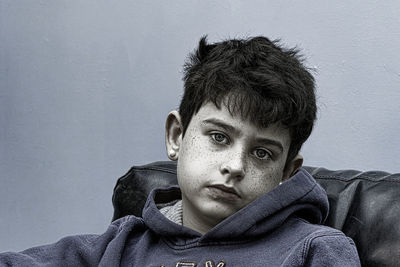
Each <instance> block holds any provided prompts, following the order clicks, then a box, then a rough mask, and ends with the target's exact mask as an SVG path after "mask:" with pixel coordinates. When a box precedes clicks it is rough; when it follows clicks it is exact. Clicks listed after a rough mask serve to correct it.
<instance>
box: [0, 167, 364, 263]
mask: <svg viewBox="0 0 400 267" xmlns="http://www.w3.org/2000/svg"><path fill="white" fill-rule="evenodd" d="M179 198H180V191H179V188H168V189H157V190H154V191H152V193H151V194H150V195H149V198H148V200H147V202H146V205H145V207H144V210H143V218H138V217H134V216H126V217H124V218H121V219H119V220H117V221H115V222H113V223H112V224H111V225H110V226H109V228H108V229H107V231H106V232H105V233H104V234H102V235H79V236H71V237H66V238H63V239H61V240H60V241H58V242H57V243H54V244H51V245H46V246H40V247H35V248H31V249H28V250H25V251H23V252H19V253H13V252H7V253H2V254H0V266H10V265H11V266H140V267H142V266H143V267H144V266H146V267H150V266H151V267H155V266H157V267H161V266H164V267H170V266H171V267H173V266H175V267H192V266H193V267H195V266H196V267H200V266H201V267H203V266H204V267H224V266H226V267H231V266H232V267H233V266H235V267H237V266H242V267H248V266H291V267H293V266H341V267H343V266H360V262H359V259H358V254H357V250H356V247H355V245H354V243H353V241H352V240H351V239H350V238H348V237H346V236H345V235H344V234H343V233H342V232H340V231H338V230H335V229H332V228H329V227H326V226H322V225H320V224H321V223H322V222H323V221H324V220H325V218H326V216H327V214H328V200H327V197H326V193H325V191H324V190H323V189H322V188H321V187H320V186H319V185H318V184H317V183H316V182H315V181H314V179H313V178H312V177H311V175H310V174H308V173H307V172H306V171H305V170H300V171H299V172H298V173H297V174H296V175H294V176H293V177H292V178H290V179H289V180H288V181H286V182H284V183H283V184H281V185H280V186H278V187H276V188H275V189H273V190H272V191H270V192H268V193H266V194H265V195H263V196H261V197H260V198H258V199H257V200H255V201H254V202H252V203H250V204H249V205H247V206H246V207H244V208H243V209H241V210H239V211H238V212H236V213H235V214H233V215H232V216H230V217H228V218H226V219H225V220H223V221H222V222H221V223H219V224H218V225H216V226H215V227H214V228H213V229H211V230H210V231H209V232H208V233H206V234H204V235H201V234H200V233H198V232H196V231H194V230H191V229H189V228H186V227H184V226H182V225H179V224H176V223H174V222H172V221H170V220H168V219H167V218H166V217H165V216H164V215H163V214H162V213H161V212H160V211H159V209H158V207H157V205H160V204H163V203H168V202H173V201H174V200H177V199H179Z"/></svg>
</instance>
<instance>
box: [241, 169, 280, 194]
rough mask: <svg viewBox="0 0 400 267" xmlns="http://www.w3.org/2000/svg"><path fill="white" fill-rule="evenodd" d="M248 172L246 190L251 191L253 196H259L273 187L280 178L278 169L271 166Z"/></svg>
mask: <svg viewBox="0 0 400 267" xmlns="http://www.w3.org/2000/svg"><path fill="white" fill-rule="evenodd" d="M249 174H250V175H249V177H251V178H249V179H251V180H250V181H249V183H248V185H249V186H248V190H249V192H252V193H253V194H252V195H253V196H254V197H258V196H261V195H263V194H265V193H267V192H269V191H271V190H272V189H274V188H275V187H276V186H278V185H279V182H280V181H281V178H282V172H281V171H280V169H277V168H272V167H271V168H267V169H265V170H262V171H260V170H253V171H250V173H249Z"/></svg>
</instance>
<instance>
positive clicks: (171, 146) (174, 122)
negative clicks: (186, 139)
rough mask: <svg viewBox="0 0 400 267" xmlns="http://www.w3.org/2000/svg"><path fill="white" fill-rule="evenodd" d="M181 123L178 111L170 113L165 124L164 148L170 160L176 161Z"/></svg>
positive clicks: (180, 138)
mask: <svg viewBox="0 0 400 267" xmlns="http://www.w3.org/2000/svg"><path fill="white" fill-rule="evenodd" d="M182 133H183V128H182V122H181V116H180V114H179V112H178V111H176V110H173V111H171V112H170V113H169V114H168V116H167V120H166V122H165V146H166V149H167V155H168V158H169V159H170V160H177V159H178V156H179V148H180V145H181V143H182Z"/></svg>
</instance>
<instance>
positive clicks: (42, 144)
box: [0, 0, 400, 251]
mask: <svg viewBox="0 0 400 267" xmlns="http://www.w3.org/2000/svg"><path fill="white" fill-rule="evenodd" d="M399 14H400V2H399V1H394V0H393V1H390V0H387V1H378V0H375V1H372V0H363V1H361V0H360V1H349V0H336V1H320V0H318V1H316V0H297V1H285V0H281V1H266V0H263V1H249V0H246V1H245V0H243V1H238V0H236V1H233V0H232V1H205V0H201V1H200V0H199V1H194V0H180V1H172V0H171V1H126V0H125V1H100V0H99V1H87V0H85V1H70V0H62V1H61V0H60V1H50V0H49V1H44V0H42V1H33V0H32V1H28V0H26V1H19V0H0V251H5V250H22V249H25V248H28V247H31V246H34V245H39V244H45V243H51V242H55V241H57V240H58V239H59V238H61V237H63V236H66V235H71V234H79V233H101V232H104V231H105V229H106V227H107V226H108V224H109V222H110V220H111V217H112V213H113V209H112V205H111V196H112V190H113V186H114V184H115V182H116V180H117V178H118V177H120V176H122V175H123V174H124V173H125V172H126V171H127V170H128V169H129V168H130V167H131V166H132V165H134V164H143V163H148V162H151V161H155V160H166V159H167V157H166V153H165V149H164V120H165V117H166V114H167V113H168V112H169V111H170V110H172V109H175V108H177V106H178V103H179V101H180V98H181V96H182V81H181V77H182V64H183V61H184V59H185V57H186V55H187V54H188V53H189V52H190V51H192V50H193V49H194V48H195V46H196V45H197V42H198V40H199V38H200V37H201V36H202V35H204V34H208V36H209V40H210V41H211V42H214V41H219V40H221V39H225V38H232V37H247V36H254V35H265V36H268V37H270V38H271V39H276V38H281V39H282V40H283V43H284V44H286V45H287V46H290V47H291V46H298V47H299V48H301V49H302V50H303V53H304V54H305V55H306V60H307V65H308V66H309V67H312V68H314V69H315V77H316V80H317V85H318V88H317V90H318V91H317V94H318V100H319V115H318V117H319V120H318V123H317V125H316V128H315V131H314V132H313V134H312V136H311V138H310V139H309V141H308V142H307V143H306V144H305V146H304V148H303V151H302V154H303V155H304V157H305V165H311V166H323V167H327V168H330V169H346V168H350V169H359V170H372V169H378V170H385V171H388V172H398V171H399V166H400V155H399V152H400V149H399V147H400V138H399V132H400V123H399V122H400V120H399V113H400V105H399V103H400V87H399V85H400V54H399V47H400V16H399Z"/></svg>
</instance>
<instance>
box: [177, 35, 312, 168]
mask: <svg viewBox="0 0 400 267" xmlns="http://www.w3.org/2000/svg"><path fill="white" fill-rule="evenodd" d="M183 80H184V95H183V98H182V101H181V104H180V107H179V113H180V115H181V120H182V127H183V135H184V134H185V132H186V129H187V127H188V125H189V123H190V120H191V118H192V117H193V115H195V114H196V113H197V112H198V111H199V109H200V108H201V107H202V106H203V105H204V104H206V103H208V102H212V103H214V105H215V106H216V107H217V108H220V107H221V104H223V105H225V106H226V107H227V109H228V110H229V112H230V113H231V115H238V116H240V117H241V118H242V119H246V120H251V121H252V123H254V124H255V125H256V126H257V127H260V128H265V127H268V125H270V124H273V123H279V124H280V125H282V126H283V127H286V128H287V129H288V130H289V134H290V137H291V143H290V148H289V152H288V157H287V160H286V164H287V163H288V162H290V161H291V160H292V159H293V158H294V157H295V156H296V155H297V154H298V152H299V151H300V148H301V146H302V145H303V143H304V142H305V141H306V140H307V138H308V137H309V136H310V134H311V131H312V128H313V125H314V121H315V118H316V110H317V107H316V100H315V93H314V91H315V83H314V78H313V76H312V75H311V73H310V71H309V70H308V69H307V68H306V67H305V66H304V65H303V60H302V57H301V56H300V55H299V53H298V51H297V50H296V49H286V48H283V47H282V46H281V45H280V44H279V41H270V40H269V39H268V38H266V37H262V36H259V37H254V38H250V39H232V40H227V41H223V42H219V43H214V44H208V43H207V37H206V36H204V37H202V38H201V39H200V42H199V46H198V48H197V49H196V50H195V51H194V52H193V53H191V54H189V56H188V58H187V60H186V62H185V65H184V78H183Z"/></svg>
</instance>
